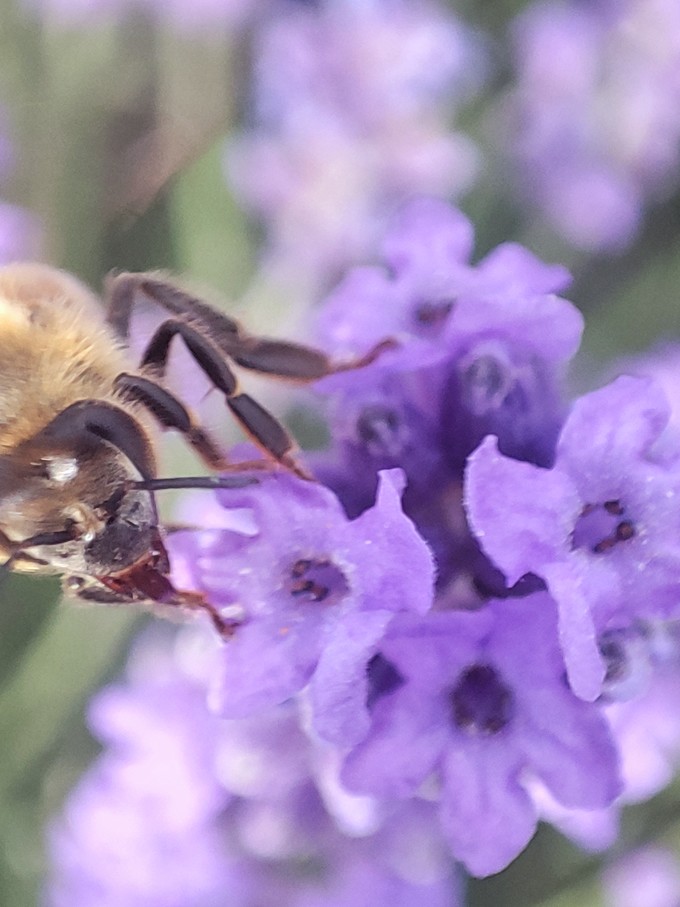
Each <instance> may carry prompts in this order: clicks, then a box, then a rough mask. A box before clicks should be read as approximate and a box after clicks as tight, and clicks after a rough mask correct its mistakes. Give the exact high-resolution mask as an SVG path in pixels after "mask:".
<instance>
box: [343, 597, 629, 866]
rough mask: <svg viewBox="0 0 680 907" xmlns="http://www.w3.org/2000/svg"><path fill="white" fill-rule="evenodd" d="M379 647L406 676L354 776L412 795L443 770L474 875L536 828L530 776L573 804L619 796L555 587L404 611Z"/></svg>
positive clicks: (348, 777) (371, 786) (456, 836)
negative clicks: (578, 690) (566, 669)
mask: <svg viewBox="0 0 680 907" xmlns="http://www.w3.org/2000/svg"><path fill="white" fill-rule="evenodd" d="M380 650H381V654H382V655H383V656H384V657H385V658H386V659H387V660H388V661H389V662H390V663H391V664H392V665H393V666H394V668H395V670H396V671H397V672H398V674H399V676H400V678H401V679H402V683H401V684H399V685H398V686H397V688H396V689H394V690H393V691H392V692H390V693H388V694H386V695H384V696H382V697H381V698H379V699H378V700H377V702H376V703H375V705H374V707H373V714H372V728H371V731H370V733H369V735H368V737H367V738H366V740H365V741H363V742H362V743H360V744H359V745H358V746H357V747H356V748H355V749H353V750H352V752H351V753H350V754H349V756H348V757H347V761H346V764H345V770H344V774H343V777H344V780H345V781H346V783H347V784H348V786H350V787H351V788H356V789H357V790H361V791H364V792H370V793H373V794H376V795H378V796H383V797H410V796H413V795H414V794H415V793H416V791H417V789H418V788H419V786H420V785H421V784H422V783H423V782H424V781H425V780H426V779H427V778H428V776H429V775H430V774H431V773H432V772H435V773H436V775H437V777H438V779H439V780H440V784H441V822H442V828H443V831H444V834H445V835H446V837H447V840H448V841H449V844H450V846H451V849H452V851H453V853H454V855H455V856H456V857H457V858H458V859H459V860H461V861H462V862H463V863H464V864H465V865H466V866H467V867H468V869H469V870H470V871H471V872H473V873H474V874H475V875H487V874H490V873H494V872H498V871H499V870H500V869H502V868H503V867H504V866H506V865H507V864H508V863H509V862H510V861H511V860H512V859H513V858H514V857H515V856H516V855H517V854H518V853H519V852H520V850H522V849H523V848H524V847H525V846H526V844H527V843H528V841H529V839H530V838H531V836H532V835H533V832H534V830H535V827H536V821H537V815H536V809H535V807H534V805H533V804H532V801H531V798H530V796H529V794H528V792H527V790H526V787H525V786H524V785H523V783H522V778H523V777H524V776H525V775H527V774H535V775H536V776H538V777H539V778H540V779H541V780H542V781H543V783H544V784H545V785H546V786H547V787H548V789H549V790H550V791H551V793H552V794H553V795H554V796H555V797H556V798H557V799H558V800H559V801H560V802H562V803H564V804H566V805H568V806H571V807H580V808H586V809H595V808H598V807H603V806H606V805H607V804H609V803H611V802H612V800H613V799H614V798H615V797H616V795H617V794H618V792H619V789H620V782H619V780H618V772H617V757H616V750H615V747H614V745H613V743H612V740H611V737H610V735H609V732H608V729H607V726H606V722H605V721H604V719H603V717H602V716H601V715H600V714H599V712H598V709H597V708H596V707H595V706H591V705H588V704H587V703H583V702H581V701H580V700H578V699H577V698H576V697H575V696H573V694H571V693H570V691H569V690H568V689H567V688H566V687H565V686H564V684H563V682H562V671H563V668H562V662H561V658H560V653H559V648H558V646H557V634H556V622H555V615H554V605H553V603H552V602H551V600H550V599H549V598H548V596H547V595H545V594H539V595H536V596H531V597H529V598H526V599H523V600H521V601H515V602H512V603H509V602H498V603H495V604H494V603H492V604H489V605H487V606H486V608H485V609H484V610H483V611H479V612H474V613H448V614H438V615H431V616H430V617H428V618H427V619H426V620H424V621H423V620H420V621H418V620H416V619H412V618H411V619H407V618H404V619H402V620H401V621H400V623H399V624H395V625H394V626H393V628H392V630H391V631H390V632H389V634H388V636H387V637H386V638H385V639H384V640H383V642H382V643H381V647H380ZM558 716H559V717H558ZM491 816H492V817H493V818H492V820H491V821H490V817H491Z"/></svg>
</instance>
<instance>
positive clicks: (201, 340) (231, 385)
mask: <svg viewBox="0 0 680 907" xmlns="http://www.w3.org/2000/svg"><path fill="white" fill-rule="evenodd" d="M177 335H179V336H180V337H181V338H182V340H183V342H184V344H185V345H186V347H187V349H188V350H189V352H190V353H191V355H192V356H193V358H194V360H195V361H196V364H197V365H198V366H199V367H200V368H201V369H202V370H203V372H204V373H205V374H206V375H207V376H208V378H209V379H210V380H211V381H212V383H213V384H214V385H215V387H216V388H217V389H218V390H220V391H221V392H222V393H223V394H224V396H225V402H226V404H227V406H228V407H229V409H230V410H231V412H232V413H233V414H234V416H235V417H236V418H237V420H238V421H239V422H240V424H241V425H242V427H243V428H244V430H245V431H246V433H247V434H248V435H249V436H250V437H251V438H252V440H253V441H254V442H255V443H256V444H257V445H258V447H260V448H261V449H262V450H263V451H264V452H265V453H266V454H268V455H269V456H270V457H271V458H272V459H274V460H275V461H276V462H277V463H280V464H281V465H282V466H285V467H286V468H287V469H290V470H291V471H292V472H294V473H296V474H297V475H299V476H300V477H301V478H304V479H311V476H310V475H309V473H307V472H306V471H305V470H304V469H303V467H302V466H301V465H300V464H299V463H298V462H297V461H296V459H295V457H294V450H295V443H294V441H293V439H292V437H291V436H290V435H289V434H288V432H287V431H286V429H285V428H284V427H283V425H282V424H281V423H280V422H279V421H278V419H276V418H275V417H274V416H272V414H271V413H270V412H268V410H266V409H265V408H264V407H263V406H261V405H260V404H259V403H258V402H257V401H256V400H254V399H253V398H252V397H250V396H249V395H248V394H244V393H242V392H241V390H240V388H239V385H238V381H237V379H236V376H235V375H234V373H233V371H232V370H231V368H230V366H229V363H228V361H227V360H226V359H225V357H224V354H223V352H222V351H221V350H220V349H219V348H218V347H216V346H215V344H214V343H213V342H212V340H211V338H210V337H207V336H205V335H204V334H203V333H202V332H201V331H199V330H197V329H196V328H195V327H194V326H192V325H190V324H187V323H186V322H184V321H177V320H175V319H170V320H168V321H164V322H163V324H161V325H160V326H159V327H158V329H157V330H156V332H155V333H154V335H153V336H152V338H151V340H150V341H149V343H148V346H147V348H146V351H145V352H144V355H143V356H142V361H141V364H140V369H141V371H142V372H143V373H147V374H148V375H150V376H154V377H155V376H159V377H162V376H163V374H164V372H165V367H166V364H167V360H168V355H169V351H170V344H171V342H172V340H173V338H174V337H175V336H177ZM145 377H146V375H145ZM147 380H148V379H147ZM151 381H153V378H151ZM248 465H249V466H250V465H251V464H248ZM232 468H234V467H233V466H232Z"/></svg>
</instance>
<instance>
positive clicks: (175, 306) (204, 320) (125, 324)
mask: <svg viewBox="0 0 680 907" xmlns="http://www.w3.org/2000/svg"><path fill="white" fill-rule="evenodd" d="M104 292H105V296H106V298H107V299H108V312H107V316H106V320H107V322H108V323H109V324H110V325H111V327H112V328H113V329H114V330H115V331H116V333H117V334H118V335H119V336H120V337H121V339H122V340H127V339H128V337H129V334H130V318H131V315H132V309H133V307H134V305H135V302H136V301H137V300H138V299H139V297H140V295H141V296H145V297H146V298H147V299H150V300H151V301H152V302H155V303H156V304H157V305H159V306H161V308H164V309H165V310H166V311H167V312H170V313H171V314H172V315H177V316H180V317H182V318H183V319H184V320H186V321H187V323H193V324H194V326H195V327H198V328H199V329H200V330H202V331H203V332H204V333H207V334H209V335H210V336H211V337H212V338H213V339H215V340H219V339H223V340H224V341H225V342H227V341H228V340H229V338H232V339H233V338H234V337H238V336H239V335H240V333H241V325H240V324H239V322H238V321H236V320H235V319H233V318H230V317H229V316H228V315H225V314H224V313H223V312H221V311H219V309H216V308H214V307H213V306H211V305H210V304H209V303H207V302H203V301H202V300H200V299H197V298H196V297H194V296H191V295H190V294H189V293H185V292H184V290H182V289H180V288H179V287H177V286H175V285H174V284H172V283H170V282H169V281H166V280H161V279H159V278H158V277H157V276H155V275H153V274H130V273H122V274H111V275H109V277H108V278H107V280H106V283H105V288H104Z"/></svg>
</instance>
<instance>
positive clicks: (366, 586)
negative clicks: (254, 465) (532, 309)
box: [176, 472, 433, 743]
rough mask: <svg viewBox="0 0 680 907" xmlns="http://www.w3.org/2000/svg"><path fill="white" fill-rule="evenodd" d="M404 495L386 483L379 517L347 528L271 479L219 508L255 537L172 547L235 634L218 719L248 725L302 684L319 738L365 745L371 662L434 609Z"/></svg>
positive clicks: (308, 494)
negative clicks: (402, 625)
mask: <svg viewBox="0 0 680 907" xmlns="http://www.w3.org/2000/svg"><path fill="white" fill-rule="evenodd" d="M402 487H403V482H402V480H401V478H400V476H399V474H397V473H394V472H393V473H383V474H382V476H381V481H380V487H379V491H378V496H377V500H376V502H375V506H374V507H372V508H371V509H370V510H367V511H366V512H365V513H363V514H362V515H361V516H360V517H358V518H357V519H355V520H351V521H349V520H348V519H347V518H346V516H345V515H344V513H343V511H342V508H341V506H340V504H339V502H338V501H337V499H336V498H335V497H334V496H333V495H332V494H331V493H330V492H329V491H328V490H327V489H325V488H323V487H321V486H318V485H312V484H310V483H307V482H302V481H301V480H299V479H295V478H292V477H290V476H288V475H276V476H271V477H269V478H267V479H266V480H263V481H261V482H260V483H259V484H258V485H257V486H255V487H254V488H251V489H246V490H244V491H243V492H236V493H234V494H232V493H231V492H229V494H228V496H225V497H224V498H223V501H224V503H225V505H227V506H228V507H230V508H236V509H238V510H243V509H248V510H249V511H250V512H251V514H252V521H253V522H252V523H251V528H249V529H246V530H244V531H241V532H237V531H222V532H219V531H218V532H212V533H210V532H208V533H205V534H204V535H203V536H200V535H199V536H198V538H197V539H191V538H189V539H188V540H187V541H186V544H187V545H188V547H185V545H184V543H182V542H178V545H177V547H176V555H177V558H178V559H181V558H185V559H186V558H187V555H188V556H189V558H192V559H194V563H193V566H192V567H190V569H193V574H194V585H195V586H196V587H198V588H201V589H203V590H204V591H205V592H207V593H208V594H209V596H210V598H211V600H212V601H213V602H214V603H215V605H217V606H218V607H219V608H221V609H222V610H223V613H225V614H233V616H234V617H235V618H236V619H237V620H238V621H239V624H240V625H239V628H238V632H237V634H236V636H235V638H234V639H233V640H232V641H231V642H230V643H229V646H228V647H227V648H226V649H225V652H224V658H223V660H222V663H221V667H220V671H219V675H220V676H219V682H218V683H217V684H216V687H215V689H214V690H213V697H214V698H213V702H214V704H215V706H216V708H217V709H218V710H219V711H220V713H221V714H223V715H225V716H230V717H236V716H242V715H247V714H250V713H251V712H252V711H253V710H256V709H259V708H262V707H264V706H267V705H271V704H274V703H277V702H283V701H284V700H286V699H287V698H289V697H290V696H292V695H293V694H294V693H297V692H299V691H300V690H302V689H303V687H305V686H307V685H308V684H309V685H310V695H311V700H312V704H313V713H314V726H315V728H316V730H317V731H318V733H320V734H321V735H322V736H324V737H327V738H329V739H332V740H336V741H339V742H347V743H349V742H353V741H354V740H356V739H358V738H359V737H360V736H361V734H362V733H363V732H364V730H365V729H366V726H367V722H368V715H367V713H366V708H365V702H366V696H367V678H366V665H367V663H368V662H369V661H370V659H371V657H372V656H373V654H374V653H375V650H376V647H377V645H378V643H379V641H380V639H381V638H382V637H383V636H384V634H385V631H386V629H387V627H388V625H389V624H390V622H391V620H392V619H393V617H394V616H395V614H397V613H400V612H404V611H413V612H415V613H423V612H424V611H426V610H427V609H428V608H429V607H430V606H431V603H432V585H433V566H432V559H431V556H430V554H429V552H428V550H427V546H426V545H425V543H424V542H423V541H422V540H421V539H420V537H419V536H418V534H417V532H416V531H415V529H414V527H413V525H412V524H411V522H410V521H409V520H408V519H407V518H406V517H405V516H404V514H403V512H402V510H401V504H400V492H401V490H402Z"/></svg>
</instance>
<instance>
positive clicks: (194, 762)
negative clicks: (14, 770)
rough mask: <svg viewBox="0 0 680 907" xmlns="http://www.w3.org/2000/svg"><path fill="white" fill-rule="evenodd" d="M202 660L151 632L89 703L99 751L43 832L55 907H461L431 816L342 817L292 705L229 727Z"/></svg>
mask: <svg viewBox="0 0 680 907" xmlns="http://www.w3.org/2000/svg"><path fill="white" fill-rule="evenodd" d="M210 660H211V648H210V645H209V641H208V640H206V638H205V636H204V635H203V634H202V633H198V634H197V633H196V632H195V631H194V630H191V631H183V632H182V633H180V635H179V637H178V638H177V639H176V640H175V642H174V643H171V642H169V640H168V638H167V637H165V638H164V635H163V634H160V636H158V637H156V638H154V636H153V634H152V635H150V636H147V637H146V638H143V639H141V640H139V641H138V643H137V645H136V648H135V651H134V653H133V657H132V659H131V662H130V665H129V667H128V677H127V679H126V680H125V682H122V683H119V684H116V685H114V686H110V687H108V688H106V689H105V690H103V691H102V692H101V693H100V694H99V695H98V696H97V697H96V698H95V699H94V700H93V702H92V705H91V708H90V724H91V727H92V729H93V732H94V733H95V734H96V736H97V737H98V738H99V739H100V740H101V741H102V742H103V743H104V744H105V746H106V750H105V752H104V754H103V755H102V756H101V757H100V758H99V759H98V760H97V762H95V764H94V766H93V767H92V768H91V770H90V772H89V773H88V775H86V776H85V778H83V780H82V781H81V782H80V784H79V786H78V787H77V788H76V790H75V791H74V793H73V794H72V796H71V799H70V802H69V804H68V806H67V809H66V812H65V813H64V815H63V816H62V817H61V818H60V819H59V821H58V822H56V823H55V824H54V825H53V827H52V829H51V831H50V849H51V853H52V858H53V865H54V870H53V873H52V877H51V879H50V881H49V884H48V887H47V890H46V896H45V901H44V902H45V904H46V905H48V907H66V905H69V907H109V905H110V907H113V905H116V907H213V905H216V904H224V903H227V902H228V903H229V905H230V907H252V905H253V904H256V903H257V904H270V903H277V904H281V905H283V907H321V905H324V907H364V905H365V907H390V905H392V904H394V903H398V904H403V905H406V907H419V905H421V904H423V903H428V904H432V905H433V907H458V905H460V904H461V903H462V902H461V900H460V895H459V891H460V881H459V879H458V878H457V873H456V872H455V870H454V868H453V867H452V865H451V863H450V861H449V860H448V859H447V856H446V848H445V846H444V845H443V842H442V841H441V839H440V838H439V837H438V834H437V831H436V826H435V824H434V823H433V822H432V820H431V815H430V814H431V810H432V807H431V805H430V804H427V803H422V804H417V803H415V804H413V805H412V806H410V805H408V804H406V805H405V806H404V807H401V808H397V809H396V810H395V809H387V810H385V809H382V808H381V806H380V804H378V803H377V802H376V803H372V802H370V801H368V800H366V799H365V798H361V797H357V796H351V795H350V794H348V793H345V794H343V795H342V804H340V802H339V800H338V798H339V797H340V788H339V786H338V785H337V784H335V785H334V786H333V785H331V784H330V783H329V781H330V779H329V778H328V777H327V779H326V781H323V778H324V776H328V773H329V771H330V772H333V767H332V765H331V764H329V763H328V760H327V759H326V758H325V756H324V753H323V750H321V749H318V748H315V747H314V745H313V744H312V743H311V742H310V741H309V740H308V739H307V738H306V737H305V735H304V734H303V733H302V731H301V730H300V727H299V722H298V719H297V713H296V708H295V706H294V705H293V704H292V703H288V704H287V705H286V706H284V707H281V708H279V709H276V710H267V711H264V712H262V713H260V714H259V715H258V716H256V717H253V718H248V719H241V720H232V721H227V720H224V719H219V718H217V717H216V716H214V715H212V714H211V713H210V712H208V710H207V708H206V705H205V692H206V691H205V675H206V663H209V662H210ZM315 779H316V780H315ZM331 789H333V791H334V793H331ZM322 794H323V795H322ZM324 796H325V797H326V798H327V799H328V798H329V797H330V798H331V799H332V798H333V797H334V798H335V800H336V801H337V802H336V804H335V807H334V809H335V811H336V812H337V811H338V810H339V809H340V808H342V810H343V812H344V824H345V829H347V827H349V825H350V824H353V833H352V834H347V833H345V834H343V833H341V832H340V831H339V830H338V828H337V827H336V825H335V823H334V821H333V819H332V818H331V814H329V812H328V809H327V807H326V806H325V805H324ZM331 806H332V804H331ZM225 899H228V901H227V900H225Z"/></svg>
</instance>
